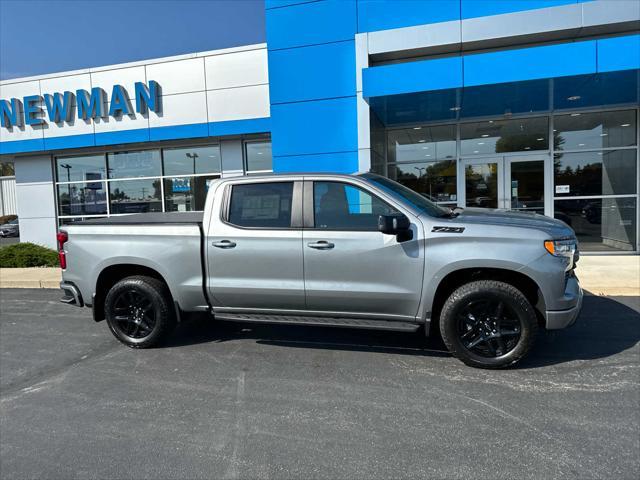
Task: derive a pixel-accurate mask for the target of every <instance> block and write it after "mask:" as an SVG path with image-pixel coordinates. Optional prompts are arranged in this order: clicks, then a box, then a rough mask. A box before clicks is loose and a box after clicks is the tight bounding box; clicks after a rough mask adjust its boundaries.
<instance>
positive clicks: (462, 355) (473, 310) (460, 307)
mask: <svg viewBox="0 0 640 480" xmlns="http://www.w3.org/2000/svg"><path fill="white" fill-rule="evenodd" d="M440 332H441V334H442V339H443V341H444V343H445V345H446V346H447V348H448V349H449V351H450V352H451V353H452V354H453V355H454V356H455V357H456V358H458V359H459V360H461V361H463V362H464V363H465V364H467V365H469V366H472V367H479V368H505V367H509V366H512V365H515V364H516V363H517V362H519V361H520V360H521V359H522V358H523V357H524V356H525V355H526V354H527V353H528V352H529V350H530V349H531V347H532V345H533V343H534V341H535V338H536V336H537V333H538V321H537V318H536V314H535V311H534V309H533V306H532V305H531V303H530V302H529V300H527V298H526V297H525V296H524V295H523V294H522V292H521V291H520V290H518V289H517V288H515V287H514V286H513V285H510V284H508V283H504V282H498V281H495V280H478V281H475V282H470V283H468V284H466V285H463V286H461V287H459V288H458V289H456V290H455V291H454V292H453V293H452V294H451V296H450V297H449V298H448V299H447V301H446V302H445V304H444V306H443V307H442V312H441V314H440Z"/></svg>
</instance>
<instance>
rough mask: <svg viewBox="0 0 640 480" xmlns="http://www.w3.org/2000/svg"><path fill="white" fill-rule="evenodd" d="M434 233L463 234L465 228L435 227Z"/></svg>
mask: <svg viewBox="0 0 640 480" xmlns="http://www.w3.org/2000/svg"><path fill="white" fill-rule="evenodd" d="M431 231H432V232H436V233H462V232H464V227H433V230H431Z"/></svg>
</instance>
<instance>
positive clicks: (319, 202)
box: [58, 174, 582, 368]
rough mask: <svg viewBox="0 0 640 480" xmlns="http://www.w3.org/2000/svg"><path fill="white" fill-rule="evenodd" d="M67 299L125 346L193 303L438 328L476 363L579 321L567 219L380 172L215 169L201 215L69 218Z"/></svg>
mask: <svg viewBox="0 0 640 480" xmlns="http://www.w3.org/2000/svg"><path fill="white" fill-rule="evenodd" d="M58 243H59V251H60V261H61V266H62V269H63V281H62V283H61V288H62V290H63V291H64V292H65V296H64V297H63V298H62V301H63V302H65V303H68V304H72V305H76V306H79V307H82V306H88V307H91V308H92V309H93V318H94V320H95V321H100V320H104V319H106V320H107V324H108V325H109V328H110V329H111V331H112V332H113V334H114V335H115V336H116V338H117V339H118V340H120V341H121V342H122V343H124V344H126V345H128V346H130V347H134V348H144V347H150V346H153V345H156V344H157V343H158V342H159V341H161V339H162V338H163V337H165V336H166V335H167V334H169V332H170V331H171V329H172V328H173V327H174V325H175V324H176V322H178V321H180V319H181V318H183V317H184V316H185V315H186V314H187V313H189V312H206V313H208V314H210V315H211V316H212V318H214V319H216V320H218V319H221V320H232V321H240V322H253V323H280V324H303V325H318V326H333V327H349V328H368V329H379V330H396V331H418V330H421V329H423V330H424V332H425V333H426V334H427V335H433V334H439V335H441V336H442V339H443V340H444V343H445V345H446V346H447V348H448V349H449V350H450V351H451V353H452V354H453V355H454V356H456V357H457V358H459V359H460V360H462V361H463V362H464V363H466V364H468V365H471V366H475V367H483V368H501V367H506V366H510V365H513V364H515V363H516V362H518V361H519V360H520V359H522V358H523V357H524V356H525V355H526V354H527V352H528V351H529V350H530V348H531V346H532V344H533V342H534V340H535V338H536V335H537V333H538V330H539V329H540V328H544V329H547V330H555V329H560V328H564V327H567V326H569V325H571V324H572V323H573V322H575V320H576V317H577V316H578V313H579V311H580V307H581V303H582V290H581V288H580V285H579V283H578V280H577V278H576V276H575V274H574V268H575V264H576V261H577V259H578V247H577V241H576V237H575V235H574V232H573V230H571V228H569V227H568V226H567V225H565V224H564V223H562V222H560V221H558V220H554V219H551V218H547V217H544V216H541V215H536V214H530V213H515V212H506V211H499V210H483V209H470V208H469V209H460V208H456V209H453V210H451V209H449V208H442V207H440V206H438V205H436V204H434V203H432V202H431V201H429V200H427V199H426V198H424V197H423V196H421V195H419V194H417V193H415V192H414V191H412V190H410V189H408V188H406V187H404V186H402V185H400V184H398V183H396V182H393V181H391V180H389V179H387V178H384V177H381V176H378V175H374V174H362V175H330V174H317V175H316V174H300V175H269V176H259V177H258V176H255V177H253V176H252V177H239V178H232V179H221V180H215V181H213V182H212V183H211V184H210V185H209V190H208V196H207V200H206V205H205V209H204V213H177V212H176V213H143V214H134V215H126V216H117V217H111V218H106V219H99V220H90V221H85V222H82V223H79V224H73V225H69V226H64V227H62V228H61V229H60V232H59V233H58Z"/></svg>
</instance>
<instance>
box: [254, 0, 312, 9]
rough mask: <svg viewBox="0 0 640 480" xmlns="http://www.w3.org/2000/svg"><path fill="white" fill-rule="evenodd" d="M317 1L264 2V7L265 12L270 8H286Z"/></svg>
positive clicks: (284, 0) (285, 0)
mask: <svg viewBox="0 0 640 480" xmlns="http://www.w3.org/2000/svg"><path fill="white" fill-rule="evenodd" d="M317 1H318V0H265V1H264V6H265V8H266V9H267V10H269V9H270V8H280V7H288V6H291V5H296V4H298V3H311V2H317Z"/></svg>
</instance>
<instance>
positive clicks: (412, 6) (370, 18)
mask: <svg viewBox="0 0 640 480" xmlns="http://www.w3.org/2000/svg"><path fill="white" fill-rule="evenodd" d="M574 1H575V0H574ZM451 20H460V0H394V1H384V0H383V1H381V0H358V32H375V31H376V30H388V29H391V28H401V27H411V26H414V25H422V24H427V23H437V22H448V21H451Z"/></svg>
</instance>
